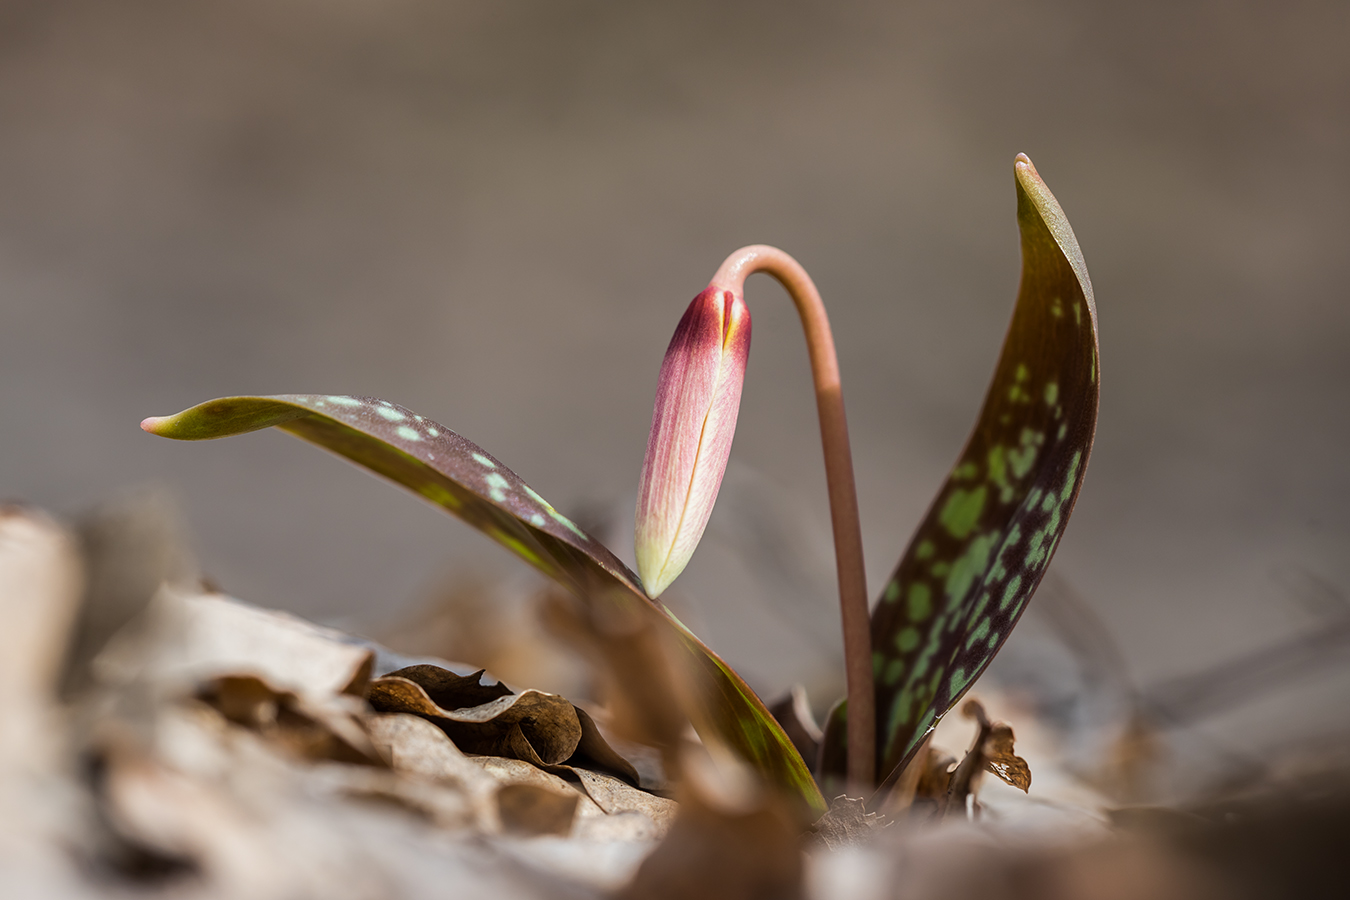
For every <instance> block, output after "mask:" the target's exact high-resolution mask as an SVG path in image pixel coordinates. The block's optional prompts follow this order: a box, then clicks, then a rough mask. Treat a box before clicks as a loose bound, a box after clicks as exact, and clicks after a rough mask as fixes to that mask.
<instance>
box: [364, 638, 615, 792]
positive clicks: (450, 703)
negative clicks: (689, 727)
mask: <svg viewBox="0 0 1350 900" xmlns="http://www.w3.org/2000/svg"><path fill="white" fill-rule="evenodd" d="M482 677H483V672H482V670H479V671H477V672H474V673H473V674H471V675H457V674H455V673H454V672H451V671H449V670H447V669H442V668H440V667H439V666H430V665H419V666H409V667H407V668H404V669H399V670H398V671H396V672H391V673H389V674H388V675H385V676H382V677H380V678H377V679H375V680H374V681H372V682H371V684H370V687H369V689H368V691H367V699H368V700H369V701H370V704H371V706H373V707H375V709H376V710H379V711H380V712H407V713H412V714H414V715H418V716H423V717H424V718H426V719H428V720H430V721H432V722H434V723H435V724H436V725H437V726H439V727H440V728H441V729H442V730H444V731H445V733H446V734H447V735H449V736H450V738H451V740H453V741H454V742H455V745H456V746H457V747H459V749H461V750H463V751H464V752H466V753H476V754H484V755H494V756H506V757H508V758H511V759H521V760H525V761H526V762H530V763H533V764H534V765H537V766H540V767H541V768H545V769H546V770H548V771H553V769H552V768H551V767H555V766H563V765H564V764H567V765H571V766H577V767H585V768H588V769H594V770H598V771H601V772H607V773H610V774H612V775H615V776H617V777H619V778H621V779H623V780H624V781H626V782H628V783H629V784H631V785H634V786H636V785H637V784H638V775H637V771H636V770H635V769H634V768H633V767H632V765H630V764H629V763H628V761H627V760H625V759H624V758H623V757H622V756H620V755H619V754H618V753H617V752H615V751H614V749H613V748H612V747H610V746H609V744H608V743H607V742H606V741H605V739H604V736H603V735H601V733H600V730H599V728H597V727H596V725H595V721H594V720H593V719H592V718H591V717H590V716H589V715H588V714H587V713H586V712H585V711H584V710H581V709H578V708H577V707H576V706H573V705H572V703H570V702H569V701H568V700H566V699H565V698H563V697H559V696H558V695H556V694H547V693H544V692H543V691H523V692H522V693H520V694H513V693H511V691H510V689H509V688H507V687H506V686H505V685H502V684H493V685H484V684H482V683H481V680H482ZM562 774H568V773H562Z"/></svg>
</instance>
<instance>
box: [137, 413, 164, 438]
mask: <svg viewBox="0 0 1350 900" xmlns="http://www.w3.org/2000/svg"><path fill="white" fill-rule="evenodd" d="M170 418H172V417H171V416H147V417H146V418H144V419H141V431H144V432H147V433H148V434H157V435H160V436H163V434H164V428H165V426H166V425H167V423H168V421H169V419H170Z"/></svg>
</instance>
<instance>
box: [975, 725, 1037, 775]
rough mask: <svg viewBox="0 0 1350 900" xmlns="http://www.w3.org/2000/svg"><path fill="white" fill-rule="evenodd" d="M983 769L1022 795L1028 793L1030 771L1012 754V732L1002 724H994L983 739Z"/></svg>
mask: <svg viewBox="0 0 1350 900" xmlns="http://www.w3.org/2000/svg"><path fill="white" fill-rule="evenodd" d="M984 768H985V771H987V772H993V773H994V774H995V775H997V776H998V777H999V778H1000V779H1002V780H1003V781H1006V782H1007V783H1008V784H1011V785H1012V786H1013V787H1015V788H1021V789H1022V791H1023V792H1024V793H1029V792H1030V788H1031V769H1030V767H1028V766H1027V761H1026V760H1025V759H1023V758H1022V757H1020V756H1018V755H1016V754H1015V753H1013V730H1012V728H1011V727H1010V726H1008V725H1005V724H1004V723H1003V722H995V723H994V725H993V727H992V728H990V729H989V736H988V737H987V738H985V739H984Z"/></svg>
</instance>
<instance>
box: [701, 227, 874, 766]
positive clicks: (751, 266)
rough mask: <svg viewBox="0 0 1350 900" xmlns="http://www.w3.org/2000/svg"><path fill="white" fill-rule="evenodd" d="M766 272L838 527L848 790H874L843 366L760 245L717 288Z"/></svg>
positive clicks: (805, 303)
mask: <svg viewBox="0 0 1350 900" xmlns="http://www.w3.org/2000/svg"><path fill="white" fill-rule="evenodd" d="M755 272H767V273H768V274H770V275H772V276H773V277H774V278H776V279H778V282H779V283H780V284H782V285H783V287H785V288H786V289H787V292H788V294H789V295H790V296H791V297H792V302H793V303H795V304H796V305H797V313H798V315H800V316H801V320H802V330H803V331H805V332H806V347H807V350H808V352H809V353H810V356H811V377H812V379H813V380H814V382H815V387H816V409H817V411H818V412H819V414H820V442H821V444H822V446H823V448H824V450H825V483H826V486H827V487H828V489H829V494H830V522H831V525H832V526H833V528H834V560H835V568H836V570H837V571H838V576H839V607H840V611H841V613H842V618H843V627H844V674H845V678H846V684H847V687H848V783H849V786H850V788H851V789H854V790H862V789H869V790H870V788H871V787H872V786H873V785H874V784H875V779H876V774H875V769H876V713H875V704H876V701H875V699H874V697H873V688H872V634H871V622H870V619H869V616H868V612H867V573H866V571H865V570H864V568H863V546H862V527H861V525H860V524H859V522H858V492H857V489H856V488H855V487H854V484H853V453H852V451H850V450H849V444H848V422H847V420H846V419H845V417H844V394H843V388H842V386H841V384H840V380H839V360H838V358H837V357H836V356H835V352H834V336H833V335H832V334H831V333H830V319H829V317H828V316H827V315H826V314H825V304H824V302H822V301H821V299H820V292H819V291H817V290H816V286H815V284H814V283H813V282H812V281H811V276H810V275H807V274H806V270H805V269H803V268H802V267H801V264H800V263H798V262H797V261H796V260H795V259H793V258H792V257H791V256H788V255H787V254H786V253H784V252H783V251H782V250H779V249H778V248H776V247H768V246H765V245H763V244H756V245H753V246H750V247H742V248H741V249H740V250H737V251H736V252H735V253H733V254H731V255H730V256H728V257H727V259H726V262H724V263H722V266H721V268H719V269H718V270H717V274H716V275H714V276H713V278H712V282H711V283H712V284H714V285H717V286H718V287H722V288H729V289H731V290H734V291H736V293H737V294H740V295H741V296H744V293H745V290H744V288H745V279H746V278H748V277H749V276H750V275H752V274H753V273H755Z"/></svg>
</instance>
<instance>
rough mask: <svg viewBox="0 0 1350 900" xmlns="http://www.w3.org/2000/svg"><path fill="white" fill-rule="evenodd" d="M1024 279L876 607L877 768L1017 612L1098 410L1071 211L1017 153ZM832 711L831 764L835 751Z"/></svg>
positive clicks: (1003, 633) (912, 739) (913, 743)
mask: <svg viewBox="0 0 1350 900" xmlns="http://www.w3.org/2000/svg"><path fill="white" fill-rule="evenodd" d="M1014 168H1015V170H1016V184H1017V220H1018V225H1019V228H1020V230H1021V235H1022V280H1021V284H1020V286H1019V289H1018V296H1017V305H1016V308H1015V309H1014V311H1013V318H1012V323H1011V324H1010V325H1009V326H1008V332H1007V336H1006V337H1005V338H1004V342H1003V351H1002V354H1001V355H1000V357H999V361H998V366H997V368H996V369H995V371H994V378H993V382H992V383H991V384H990V386H989V391H988V393H987V395H986V396H985V400H984V406H983V408H982V409H981V410H980V415H979V419H978V420H977V422H976V425H975V429H974V431H973V432H972V433H971V435H970V438H969V439H968V441H967V443H966V446H965V449H964V450H963V451H962V452H961V456H960V458H959V459H958V460H957V463H956V465H955V466H954V467H953V469H952V471H951V474H950V475H949V476H948V478H947V481H946V483H945V484H944V485H943V486H942V489H941V490H940V491H939V492H938V494H937V497H936V499H935V500H934V501H933V504H932V506H931V507H930V508H929V510H928V514H927V515H926V516H925V517H924V520H923V523H922V524H921V525H920V526H919V528H918V530H917V531H916V532H915V534H914V537H913V538H912V539H911V541H910V544H909V547H908V549H907V550H906V551H905V554H904V556H903V557H902V559H901V561H900V564H899V566H898V567H897V568H896V570H895V573H894V575H893V576H892V577H891V578H890V579H889V581H888V582H887V584H886V587H885V588H884V589H883V592H882V596H881V599H880V601H879V602H878V603H877V606H876V608H875V610H874V611H873V614H872V650H873V656H872V662H873V666H874V672H875V679H876V703H877V706H876V710H877V752H878V766H877V772H878V777H879V778H880V779H882V780H883V781H884V780H885V778H886V776H888V775H890V774H893V773H894V772H895V771H896V770H897V768H898V767H899V766H900V765H901V764H902V763H903V762H905V761H906V760H907V759H908V758H909V756H910V754H911V753H912V752H913V751H914V749H915V748H916V747H918V745H919V743H920V741H921V740H922V739H923V737H924V735H926V734H928V733H929V732H930V731H931V730H932V729H933V728H934V727H935V726H936V725H937V723H938V721H939V720H940V719H941V718H942V717H943V715H944V714H945V713H946V712H947V711H948V710H949V709H950V708H951V707H952V705H953V704H954V703H956V701H957V700H958V699H959V698H960V697H961V695H962V694H964V693H965V691H966V689H967V688H969V687H970V685H971V684H972V683H973V682H974V681H975V679H976V678H977V677H979V675H980V673H981V672H983V671H984V669H985V667H986V666H988V665H989V661H990V660H991V659H993V657H994V654H995V653H997V652H998V649H999V647H1000V646H1002V644H1003V642H1004V641H1005V640H1007V638H1008V634H1009V632H1011V631H1012V628H1013V625H1015V624H1016V622H1017V619H1018V617H1019V616H1021V614H1022V611H1023V609H1025V607H1026V603H1027V600H1028V599H1030V597H1031V595H1032V593H1033V592H1034V591H1035V590H1036V586H1037V585H1038V584H1039V583H1040V580H1041V577H1042V576H1043V575H1044V574H1045V570H1046V567H1047V566H1048V565H1049V564H1050V558H1051V557H1052V556H1053V555H1054V552H1055V547H1056V545H1057V544H1058V543H1059V539H1060V536H1061V535H1063V533H1064V528H1065V526H1066V525H1067V524H1068V521H1069V513H1070V512H1071V511H1072V510H1073V505H1074V501H1075V500H1076V499H1077V497H1078V490H1079V487H1080V485H1081V484H1082V481H1083V473H1084V471H1085V470H1086V468H1087V461H1088V454H1089V453H1090V451H1091V449H1092V438H1093V434H1094V431H1095V429H1096V424H1097V396H1098V372H1097V311H1096V306H1095V304H1094V302H1093V298H1092V285H1091V283H1090V282H1089V281H1088V274H1087V268H1086V266H1085V265H1084V263H1083V256H1082V253H1081V252H1080V251H1079V249H1078V242H1077V240H1076V239H1075V238H1074V235H1073V231H1072V229H1071V228H1070V227H1069V222H1068V220H1067V219H1066V218H1065V217H1064V213H1063V211H1062V210H1061V209H1060V206H1059V204H1058V203H1057V202H1056V201H1055V198H1054V196H1053V195H1052V194H1051V193H1050V191H1049V189H1048V188H1047V187H1046V186H1045V183H1044V182H1043V181H1041V178H1040V176H1039V175H1038V174H1037V173H1036V169H1035V167H1033V166H1032V164H1031V161H1030V160H1029V159H1027V158H1026V157H1025V156H1020V155H1019V156H1018V158H1017V162H1016V164H1015V166H1014ZM843 718H844V714H843V711H842V710H840V711H839V712H837V713H836V714H835V715H834V716H832V717H831V722H830V726H831V727H830V728H829V733H828V735H827V749H826V751H825V755H824V756H825V763H826V770H827V772H829V771H832V770H834V769H835V768H837V767H838V765H839V764H838V763H837V762H835V760H837V759H839V758H840V757H841V756H842V752H841V750H840V748H839V744H840V743H841V742H842V739H843V728H841V727H840V725H841V724H842V721H843Z"/></svg>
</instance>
